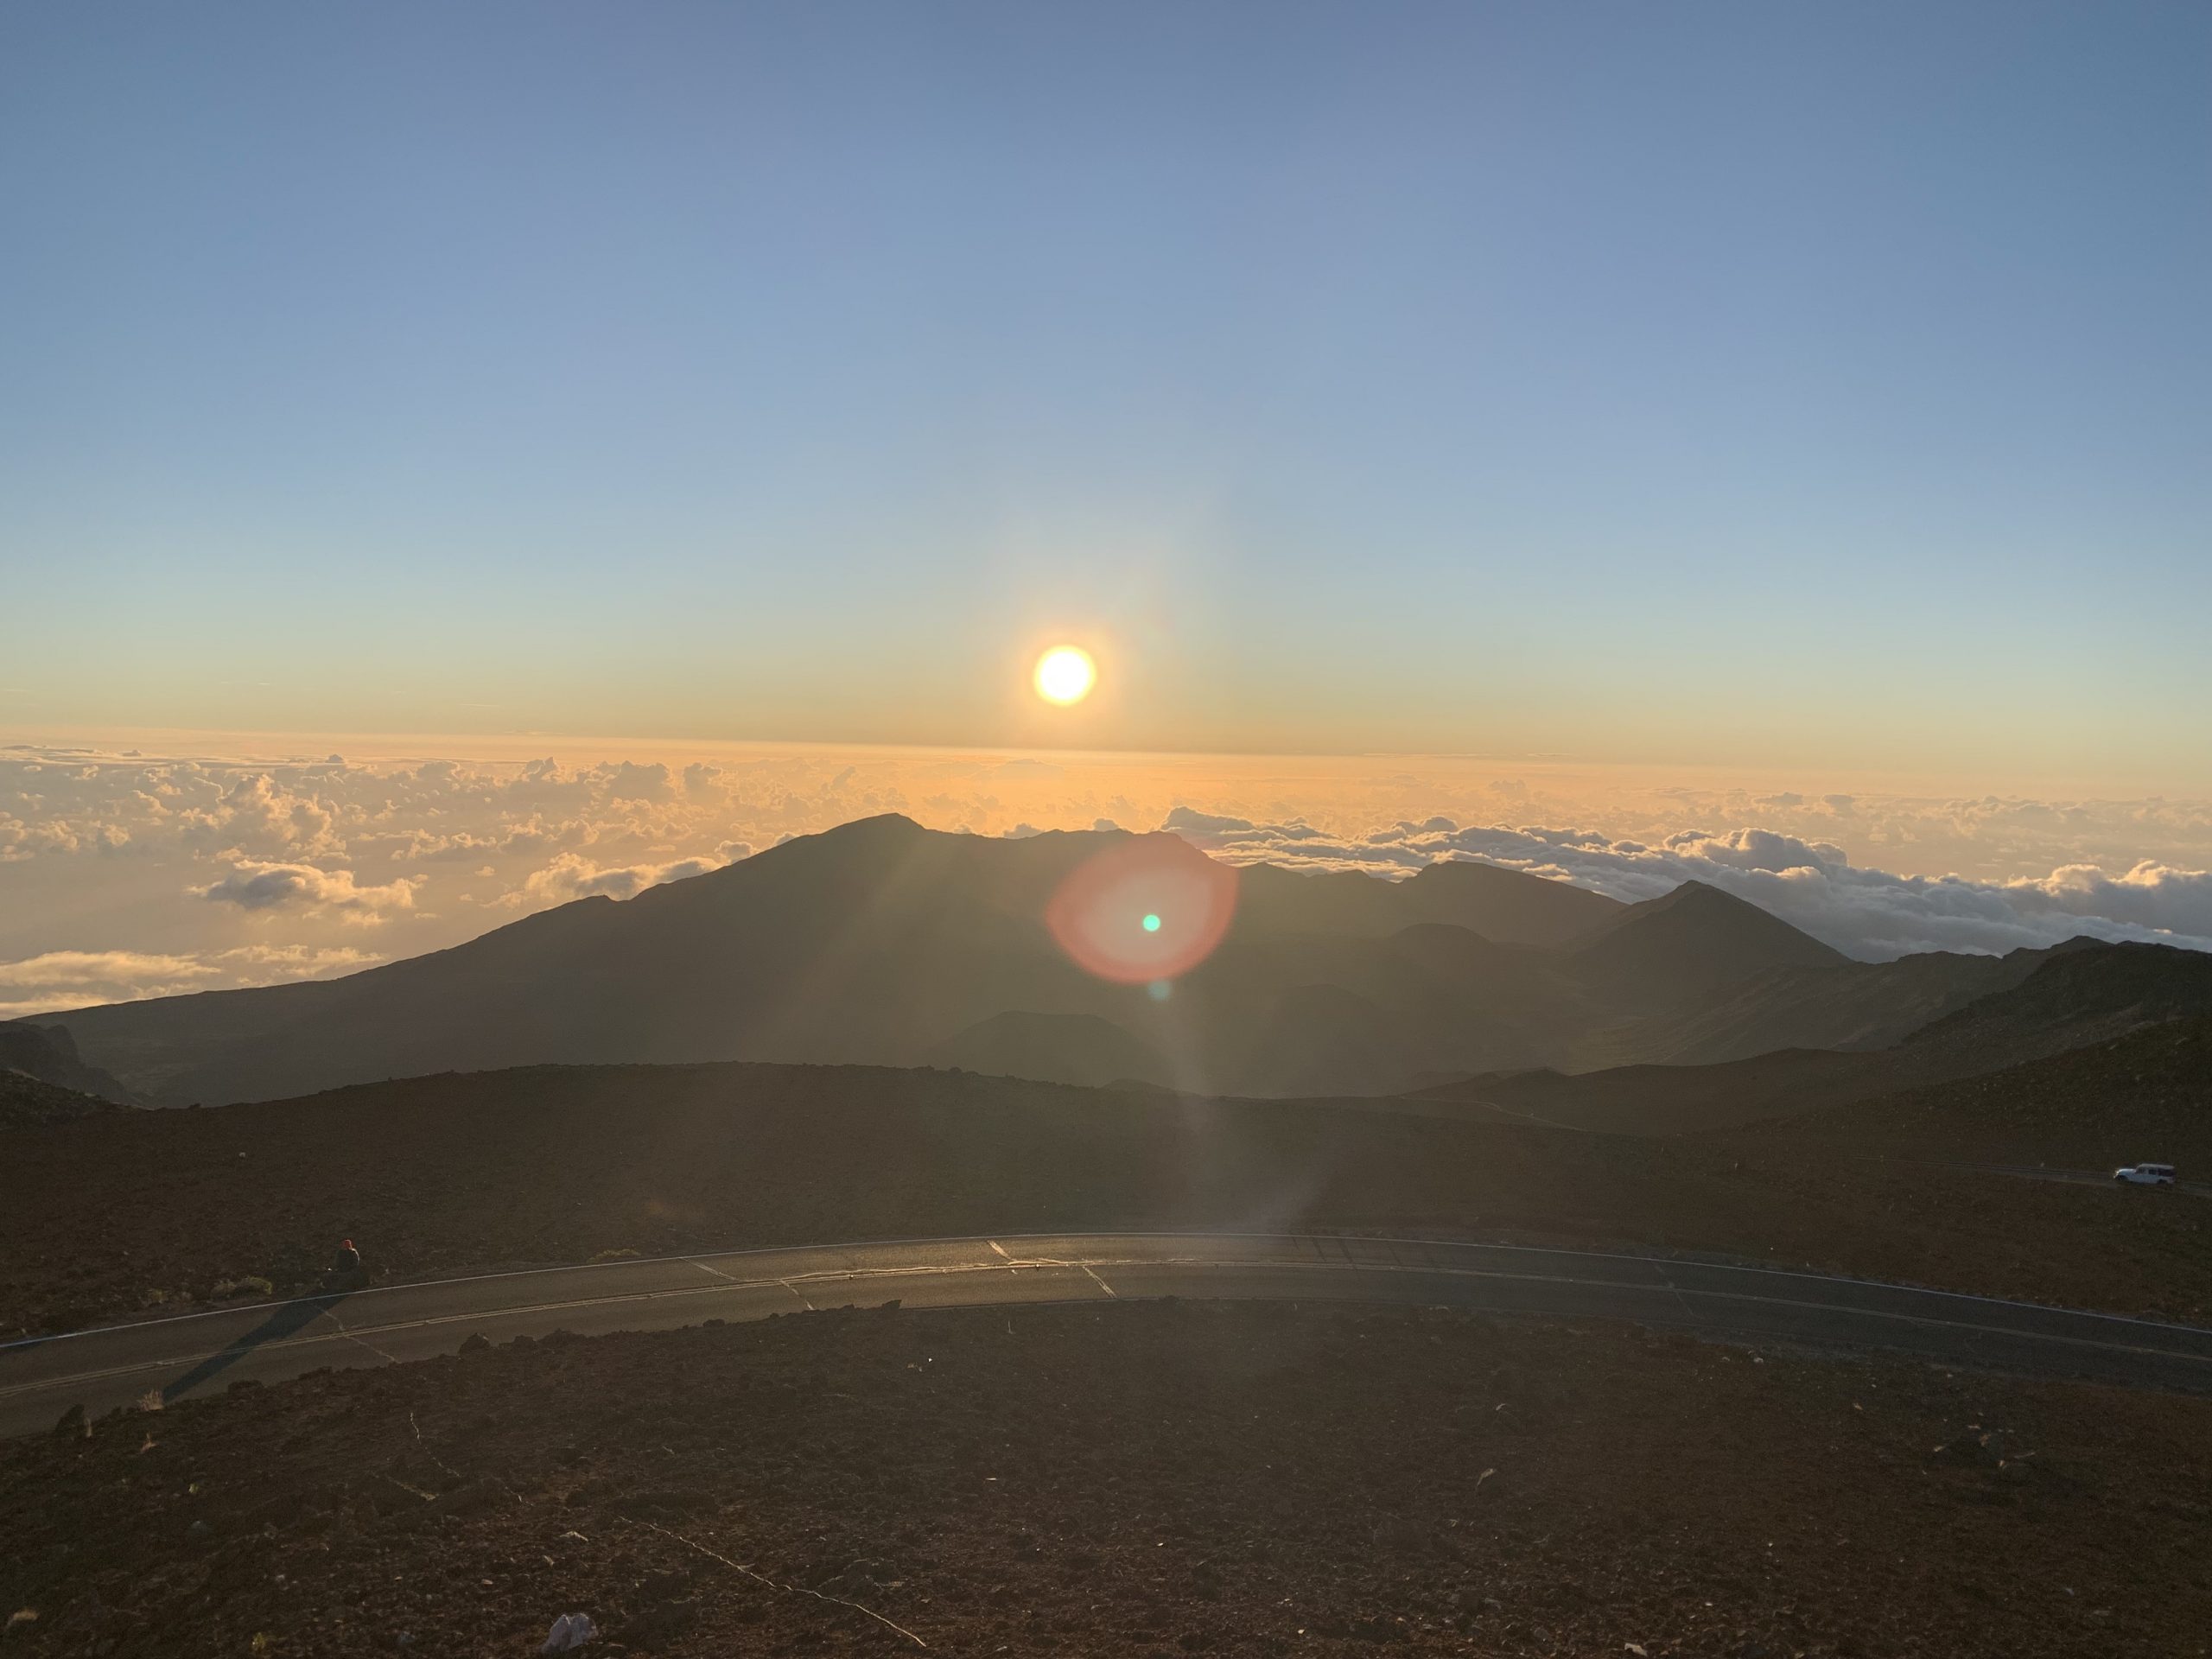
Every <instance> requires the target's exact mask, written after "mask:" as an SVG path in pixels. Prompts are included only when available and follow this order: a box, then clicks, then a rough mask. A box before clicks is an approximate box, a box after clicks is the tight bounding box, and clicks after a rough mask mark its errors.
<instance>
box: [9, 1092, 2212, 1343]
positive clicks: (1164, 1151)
mask: <svg viewBox="0 0 2212 1659" xmlns="http://www.w3.org/2000/svg"><path fill="white" fill-rule="evenodd" d="M0 1170H4V1171H5V1172H6V1175H5V1177H4V1180H5V1188H6V1201H5V1202H4V1203H0V1262H4V1263H5V1264H6V1268H7V1271H6V1272H5V1274H0V1332H29V1331H35V1330H51V1329H66V1328H68V1327H69V1326H71V1325H82V1324H86V1323H92V1322H95V1321H97V1320H100V1319H111V1318H122V1317H129V1316H130V1315H133V1314H135V1313H140V1312H152V1311H161V1312H171V1311H175V1308H176V1307H177V1306H180V1305H181V1304H185V1303H188V1302H192V1301H195V1300H204V1299H206V1298H207V1296H208V1295H209V1294H210V1293H211V1292H212V1290H213V1287H214V1286H215V1285H216V1284H217V1282H218V1281H224V1280H238V1279H240V1278H242V1277H244V1276H245V1275H248V1274H255V1275H259V1276H262V1277H264V1278H267V1279H269V1280H271V1281H274V1282H275V1284H276V1286H277V1289H278V1291H279V1292H280V1293H282V1292H284V1291H288V1290H293V1289H297V1288H302V1287H308V1286H309V1285H310V1284H311V1283H312V1281H313V1279H314V1275H315V1273H316V1272H317V1271H318V1270H319V1268H321V1265H322V1264H323V1263H324V1262H325V1261H326V1260H327V1253H328V1251H329V1250H330V1249H331V1247H332V1245H333V1243H334V1241H335V1240H336V1239H337V1238H338V1237H340V1236H343V1235H347V1234H350V1235H352V1236H354V1237H355V1238H357V1239H358V1240H359V1241H360V1243H362V1245H363V1246H364V1248H365V1251H366V1253H367V1256H368V1260H369V1262H370V1265H371V1267H372V1268H373V1269H374V1270H375V1271H376V1273H377V1274H378V1275H379V1276H380V1277H382V1278H384V1279H385V1280H387V1281H391V1280H400V1279H416V1278H424V1277H435V1276H437V1275H440V1274H452V1273H459V1272H463V1271H467V1270H472V1269H476V1268H497V1267H510V1266H518V1265H524V1264H530V1263H547V1262H581V1261H587V1260H589V1259H590V1258H591V1257H593V1256H594V1255H599V1254H601V1252H605V1251H617V1250H636V1251H638V1252H639V1253H641V1254H645V1255H658V1254H667V1253H674V1252H679V1251H685V1250H694V1249H715V1248H734V1247H740V1246H747V1245H761V1244H779V1243H830V1242H836V1241H841V1240H850V1239H865V1238H880V1237H889V1236H908V1237H911V1236H925V1235H940V1236H942V1235H967V1234H976V1233H1007V1232H1021V1231H1050V1230H1066V1229H1083V1228H1099V1229H1105V1228H1112V1227H1116V1226H1129V1227H1143V1226H1228V1227H1243V1228H1248V1229H1253V1230H1273V1229H1281V1228H1297V1227H1312V1226H1338V1227H1346V1228H1362V1229H1370V1230H1401V1231H1407V1232H1429V1233H1434V1234H1441V1235H1456V1236H1474V1237H1485V1238H1502V1239H1508V1240H1522V1241H1543V1242H1556V1243H1569V1244H1577V1245H1586V1246H1591V1247H1599V1248H1605V1247H1617V1246H1626V1247H1630V1248H1634V1247H1656V1248H1658V1249H1669V1250H1678V1251H1686V1252H1700V1253H1709V1254H1714V1255H1726V1256H1731V1257H1737V1258H1745V1259H1750V1260H1755V1261H1763V1262H1777V1263H1781V1264H1785V1265H1789V1266H1796V1267H1803V1266H1808V1265H1810V1266H1813V1267H1816V1268H1821V1269H1824V1270H1828V1271H1838V1272H1843V1273H1848V1274H1858V1275H1861V1276H1864V1277H1868V1278H1878V1279H1888V1280H1895V1281H1904V1282H1915V1283H1923V1284H1932V1285H1938V1286H1942V1287H1947V1288H1952V1289H1959V1290H1970V1291H1978V1292H1982V1293H1985V1294H1995V1295H2004V1296H2017V1297H2022V1298H2026V1299H2030V1300H2044V1301H2050V1302H2056V1303H2063V1304H2068V1305H2072V1306H2086V1307H2099V1308H2104V1309H2107V1310H2110V1311H2113V1312H2117V1313H2148V1314H2155V1315H2159V1316H2164V1317H2169V1318H2180V1319H2200V1320H2201V1319H2206V1318H2207V1317H2208V1313H2212V1205H2207V1204H2206V1203H2204V1201H2202V1199H2198V1198H2190V1197H2188V1196H2187V1195H2182V1194H2174V1193H2144V1192H2133V1191H2129V1192H2113V1191H2110V1190H2106V1189H2099V1188H2087V1187H2074V1186H2065V1185H2047V1184H2042V1183H2037V1182H2031V1181H2024V1180H2018V1179H2011V1178H2007V1177H2004V1176H1998V1175H1974V1174H1963V1173H1957V1172H1954V1171H1950V1170H1946V1169H1940V1168H1933V1167H1927V1166H1916V1165H1911V1164H1904V1163H1887V1162H1883V1161H1879V1160H1872V1159H1863V1158H1854V1157H1850V1156H1841V1155H1838V1154H1837V1153H1835V1152H1834V1150H1832V1149H1828V1148H1825V1147H1798V1146H1796V1145H1795V1144H1793V1143H1791V1142H1789V1141H1784V1140H1782V1139H1779V1138H1777V1140H1776V1141H1773V1142H1771V1143H1762V1144H1760V1145H1758V1146H1747V1145H1743V1144H1739V1143H1729V1144H1724V1143H1720V1142H1716V1141H1703V1140H1698V1139H1681V1140H1655V1139H1650V1138H1639V1137H1632V1136H1609V1135H1584V1134H1577V1133H1573V1132H1569V1131H1560V1130H1547V1129H1543V1128H1534V1127H1502V1126H1497V1125H1491V1124H1471V1123H1458V1122H1443V1121H1437V1120H1433V1119H1425V1118H1420V1117H1414V1116H1402V1115H1397V1114H1393V1113H1390V1112H1389V1111H1387V1110H1384V1109H1378V1108H1376V1107H1374V1106H1372V1105H1368V1106H1362V1105H1351V1106H1343V1105H1336V1106H1325V1105H1316V1104H1311V1103H1287V1102H1241V1103H1214V1102H1204V1101H1179V1100H1176V1099H1174V1098H1173V1097H1168V1096H1158V1095H1144V1094H1117V1093H1114V1092H1111V1091H1102V1090H1080V1089H1071V1088H1063V1087H1058V1086H1056V1085H1052V1084H1029V1083H1019V1082H1014V1081H1012V1080H1009V1079H1004V1078H990V1077H975V1076H970V1075H966V1074H961V1073H951V1072H931V1071H880V1070H870V1069H865V1068H851V1067H846V1068H831V1067H779V1066H748V1065H728V1066H696V1067H596V1068H541V1069H533V1070H528V1071H504V1072H488V1073H480V1074H476V1075H474V1076H447V1077H426V1078H418V1079H413V1080H409V1081H404V1082H399V1083H393V1084H377V1085H372V1086H367V1087H363V1088H359V1089H349V1090H339V1091H336V1092H334V1093H332V1094H327V1095H320V1096H314V1097H312V1098H309V1099H306V1100H301V1101H289V1102H276V1103H264V1104H257V1105H244V1106H226V1107H221V1108H216V1109H200V1110H194V1111H164V1112H121V1113H113V1114H106V1115H103V1116H99V1117H95V1118H90V1119H86V1120H84V1121H81V1122H74V1123H66V1124H61V1125H59V1126H56V1127H53V1128H40V1129H26V1130H13V1131H4V1132H0Z"/></svg>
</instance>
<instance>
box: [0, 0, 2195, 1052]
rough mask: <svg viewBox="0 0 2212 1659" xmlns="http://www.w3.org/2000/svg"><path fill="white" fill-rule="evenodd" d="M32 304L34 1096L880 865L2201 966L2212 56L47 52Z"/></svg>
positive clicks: (1942, 37)
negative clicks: (1016, 846) (467, 947)
mask: <svg viewBox="0 0 2212 1659" xmlns="http://www.w3.org/2000/svg"><path fill="white" fill-rule="evenodd" d="M0 226H4V230H0V242H3V244H4V245H3V246H0V252H3V253H4V257H0V594H4V595H5V598H4V600H0V1014H6V1013H8V1012H10V1011H15V1012H26V1011H36V1010H41V1009H51V1008H57V1007H70V1006H76V1005H79V1004H81V1003H85V1002H90V1001H104V1000H108V999H110V998H111V997H121V996H129V995H148V994H151V993H154V992H158V991H162V990H175V989H201V988H219V987H221V986H226V985H232V984H244V983H255V982H268V981H271V980H276V979H282V978H288V977H296V976H302V975H312V974H327V973H334V972H343V971H347V970H348V969H353V968H358V967H359V966H362V965H364V964H365V963H370V962H374V961H380V960H385V959H389V958H391V957H397V956H404V955H409V954H413V953H415V952H416V951H420V950H428V949H434V948H437V947H440V946H442V945H445V944H453V943H455V942H457V941H458V940H460V939H462V938H468V937H472V936H473V935H474V934H476V933H479V932H481V931H484V930H485V929H486V928H488V927H492V926H496V925H499V924H500V923H502V922H504V921H507V920H511V919H513V918H516V917H517V916H518V915H521V914H524V913H526V912H528V911H531V910H533V909H539V908H543V907H544V906H549V905H552V904H556V903H560V902H563V901H565V900H568V899H574V898H577V897H581V896H586V895H589V894H594V893H607V894H609V895H611V896H613V897H616V898H621V897H626V896H628V895H630V894H632V893H636V892H638V891H639V890H642V888H643V887H647V886H650V885H652V884H654V883H656V882H659V881H663V880H677V879H682V878H683V877H684V876H687V875H690V874H696V873H699V872H702V871H704V870H708V869H711V868H716V867H717V866H719V865H721V864H722V863H725V862H727V861H729V860H731V859H734V858H738V857H743V856H747V855H753V854H756V853H758V852H760V851H761V850H763V849H766V848H769V847H772V846H773V845H774V844H775V843H776V842H778V841H779V840H780V839H782V838H784V837H786V836H791V835H795V834H804V833H809V832H810V831H812V830H817V829H823V828H827V827H829V825H831V824H834V823H837V822H840V821H842V820H843V819H845V818H849V817H856V816H860V815H861V814H863V813H867V812H872V811H880V810H900V811H905V812H907V813H908V814H909V815H910V816H912V817H916V818H918V819H919V820H921V821H922V822H924V823H929V824H931V825H933V826H935V827H937V828H940V829H966V830H970V831H973V832H974V833H976V834H979V835H989V836H1000V835H1021V834H1027V833H1029V832H1031V831H1033V830H1036V829H1055V828H1071V827H1072V828H1087V827H1089V826H1090V825H1091V824H1093V823H1101V822H1103V823H1115V824H1116V825H1119V826H1121V827H1123V828H1128V829H1161V828H1165V829H1171V830H1173V831H1174V832H1176V833H1179V834H1182V835H1185V836H1187V837H1189V838H1190V839H1192V841H1194V842H1197V843H1198V844H1199V845H1202V846H1204V847H1206V848H1207V849H1209V850H1211V851H1213V852H1215V853H1216V854H1217V855H1220V856H1223V857H1224V858H1230V859H1233V860H1249V859H1254V858H1262V857H1264V858H1268V859H1272V860H1275V861H1281V862H1286V863H1293V864H1299V865H1301V866H1305V867H1308V868H1354V869H1364V870H1368V871H1370V872H1371V873H1374V874H1385V875H1389V874H1403V873H1405V872H1406V871H1407V870H1408V869H1410V868H1415V867H1417V866H1418V865H1419V864H1420V863H1421V862H1423V861H1427V860H1428V859H1431V858H1435V857H1446V856H1463V857H1465V856H1471V857H1480V858H1487V859H1491V860H1492V861H1497V862H1501V863H1506V864H1510V865H1512V866H1514V867H1516V868H1529V869H1534V870H1539V871H1541V872H1543V873H1545V874H1553V875H1557V876H1560V877H1563V878H1565V879H1568V880H1578V881H1581V882H1583V883H1585V884H1586V885H1589V886H1592V887H1598V888H1599V889H1600V890H1603V891H1606V892H1610V893H1615V894H1617V895H1618V896H1620V897H1624V898H1631V899H1633V898H1642V897H1648V896H1651V895H1652V894H1653V893H1657V892H1662V891H1664V890H1666V888H1667V887H1670V886H1671V885H1673V884H1674V883H1675V882H1676V881H1679V880H1682V879H1685V878H1687V877H1693V876H1694V877H1697V878H1699V879H1703V880H1713V881H1716V882H1719V883H1720V884H1721V885H1723V886H1726V887H1730V888H1731V890H1732V891H1737V892H1739V893H1743V894H1744V895H1745V896H1746V897H1750V898H1752V899H1756V900H1757V901H1758V902H1760V903H1762V904H1765V905H1767V906H1769V907H1770V908H1772V909H1774V910H1776V911H1777V913H1779V914H1783V915H1784V916H1786V917H1788V918H1789V919H1791V920H1793V921H1795V922H1796V923H1797V924H1798V925H1802V926H1805V927H1807V928H1808V929H1809V930H1810V931H1815V932H1816V933H1818V934H1819V935H1820V936H1821V937H1822V938H1827V939H1828V940H1830V941H1831V942H1832V943H1834V944H1838V945H1839V946H1840V947H1841V948H1844V949H1846V950H1851V951H1852V952H1853V953H1854V954H1856V955H1859V956H1862V957H1868V958H1880V957H1888V956H1894V955H1897V954H1898V953H1900V952H1902V951H1905V950H1923V949H1962V950H2005V949H2011V948H2014V947H2016V946H2018V945H2021V944H2048V943H2050V942H2052V941H2054V940H2055V939H2056V938H2063V937H2066V936H2067V935H2068V934H2069V933H2071V932H2075V931H2088V932H2092V933H2095V934H2097V935H2098V936H2100V937H2107V938H2161V939H2166V940H2170V941H2172V942H2176V943H2182V944H2196V945H2200V946H2206V947H2212V875H2208V874H2206V872H2207V870H2208V869H2212V730H2208V727H2212V721H2208V719H2207V714H2206V711H2207V710H2208V709H2212V651H2208V650H2207V649H2206V643H2205V641H2206V624H2205V618H2206V617H2207V615H2208V614H2212V307H2208V306H2207V305H2206V304H2205V302H2204V301H2205V296H2206V295H2207V294H2212V9H2208V8H2206V7H2204V6H2202V5H2201V4H2197V3H2193V0H2191V3H2181V4H2171V5H2167V4H2149V3H2114V4H2107V5H2098V6H2085V5H2080V4H2067V5H2044V4H2037V3H2013V0H2005V3H1994V0H1993V3H1983V4H1972V5H1967V4H1957V3H1944V0H1934V3H1920V0H1916V3H1911V4H1904V3H1868V4H1863V5H1853V6H1827V7H1816V6H1776V5H1771V4H1765V3H1740V4H1733V3H1732V4H1713V3H1681V4H1672V5H1668V6H1663V7H1662V6H1650V5H1644V4H1628V3H1621V4H1607V3H1593V0H1578V3H1541V4H1536V3H1528V4H1522V3H1485V0H1453V3H1450V4H1433V5H1432V4H1421V3H1410V0H1408V3H1393V4H1387V5H1351V4H1343V5H1308V4H1297V3H1273V0H1271V3H1265V4H1262V3H1251V4H1242V3H1199V4H1192V5H1173V6H1170V5H1166V4H1150V3H1140V4H1128V3H1116V4H1112V5H1104V4H1098V5H1091V4H1084V3H1075V0H1069V3H1058V4H1053V5H1049V6H1038V5H1033V4H1026V3H1025V4H1005V5H997V4H989V5H986V4H965V3H956V0H934V3H931V4H927V5H913V4H904V3H900V4H893V3H870V4H855V3H841V0H820V3H809V4H804V5H802V4H796V3H792V4H776V5H767V4H740V3H712V4H696V5H694V4H680V3H660V4H654V5H650V6H627V7H612V6H606V5H601V4H581V3H565V0H531V3H528V4H520V3H517V4H503V3H494V0H472V3H470V4H467V5H464V6H454V5H448V4H443V3H438V4H432V3H410V0H395V3H383V4H378V5H375V6H350V7H347V6H316V7H299V6H287V5H278V4H275V3H264V4H252V5H242V4H235V3H222V0H208V3H204V4H200V5H195V6H192V7H176V6H163V5H152V4H138V3H130V0H118V3H115V4H105V5H101V6H99V7H84V6H60V5H53V6H13V7H7V8H4V9H0ZM1064 644H1065V645H1077V646H1080V647H1083V648H1084V649H1086V650H1088V651H1089V652H1090V654H1091V655H1092V657H1093V658H1095V661H1096V668H1097V682H1096V690H1094V691H1093V692H1092V693H1091V694H1090V696H1087V697H1085V698H1084V699H1082V700H1081V701H1079V702H1076V703H1074V704H1073V705H1071V706H1069V707H1065V708H1061V707H1055V706H1053V705H1052V704H1050V703H1048V702H1046V701H1044V700H1043V699H1041V698H1039V696H1037V695H1035V693H1034V692H1033V690H1032V687H1031V670H1032V667H1033V664H1035V662H1036V661H1037V659H1038V658H1039V653H1040V652H1043V651H1045V650H1046V648H1047V647H1050V646H1053V645H1064Z"/></svg>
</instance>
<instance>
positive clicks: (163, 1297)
mask: <svg viewBox="0 0 2212 1659" xmlns="http://www.w3.org/2000/svg"><path fill="white" fill-rule="evenodd" d="M168 1299H169V1294H168V1292H167V1291H166V1290H163V1289H162V1288H161V1287H159V1286H158V1285H149V1286H148V1287H146V1289H145V1291H144V1293H143V1294H142V1295H140V1297H139V1298H138V1306H141V1307H159V1306H162V1304H163V1303H164V1302H166V1301H168Z"/></svg>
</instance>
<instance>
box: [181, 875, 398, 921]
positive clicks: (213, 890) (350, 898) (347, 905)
mask: <svg viewBox="0 0 2212 1659" xmlns="http://www.w3.org/2000/svg"><path fill="white" fill-rule="evenodd" d="M419 880H421V878H420V877H418V876H402V877H400V878H399V879H398V880H396V881H389V882H386V883H385V885H384V886H382V887H362V886H360V885H359V883H357V882H356V881H355V880H353V871H351V870H324V869H318V868H315V866H314V865H312V864H257V863H251V862H245V861H240V862H238V863H237V864H235V865H233V866H232V868H231V873H230V874H228V875H226V876H225V877H224V878H223V879H222V880H219V881H218V882H215V883H214V884H213V886H211V887H205V888H203V889H201V890H200V897H201V898H202V899H207V900H209V901H211V902H212V903H215V904H222V905H236V906H238V908H239V909H241V910H277V909H291V908H299V909H306V910H316V911H334V912H338V913H339V914H340V915H342V916H344V917H346V918H347V919H349V920H357V921H363V922H370V921H381V920H382V919H384V917H385V913H386V912H390V911H395V910H409V909H412V908H413V906H414V904H415V888H416V883H417V882H418V881H419Z"/></svg>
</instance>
